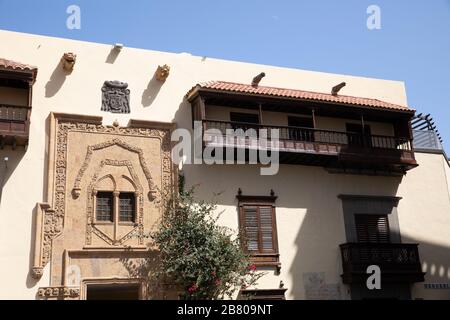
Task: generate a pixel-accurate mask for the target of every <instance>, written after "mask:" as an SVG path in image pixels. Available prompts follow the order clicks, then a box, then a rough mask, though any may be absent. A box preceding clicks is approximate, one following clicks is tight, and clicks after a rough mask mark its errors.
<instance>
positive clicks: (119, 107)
mask: <svg viewBox="0 0 450 320" xmlns="http://www.w3.org/2000/svg"><path fill="white" fill-rule="evenodd" d="M102 111H108V112H112V113H130V90H129V89H128V84H127V83H125V82H120V81H105V83H104V84H103V87H102Z"/></svg>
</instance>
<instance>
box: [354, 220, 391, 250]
mask: <svg viewBox="0 0 450 320" xmlns="http://www.w3.org/2000/svg"><path fill="white" fill-rule="evenodd" d="M355 226H356V236H357V239H358V242H364V243H389V242H390V231H389V220H388V216H387V215H379V214H356V215H355Z"/></svg>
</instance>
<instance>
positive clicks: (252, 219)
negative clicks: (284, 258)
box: [238, 195, 280, 270]
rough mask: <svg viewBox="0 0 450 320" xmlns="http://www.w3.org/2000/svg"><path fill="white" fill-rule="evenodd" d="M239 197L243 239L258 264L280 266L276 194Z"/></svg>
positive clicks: (244, 244)
mask: <svg viewBox="0 0 450 320" xmlns="http://www.w3.org/2000/svg"><path fill="white" fill-rule="evenodd" d="M238 199H239V220H240V221H239V222H240V230H241V241H242V245H243V247H244V249H245V251H246V252H248V253H249V254H250V255H251V260H252V262H253V263H255V265H257V266H274V267H276V268H277V270H278V269H279V268H280V262H279V253H278V240H277V227H276V214H275V200H276V197H275V196H273V195H272V196H267V197H266V196H242V195H238Z"/></svg>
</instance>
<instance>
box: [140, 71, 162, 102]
mask: <svg viewBox="0 0 450 320" xmlns="http://www.w3.org/2000/svg"><path fill="white" fill-rule="evenodd" d="M163 84H164V82H163V81H159V80H158V79H156V76H155V75H153V78H152V79H151V80H150V82H149V83H148V85H147V88H146V89H145V90H144V92H143V93H142V99H141V103H142V105H143V106H144V107H149V106H151V104H152V103H153V101H154V100H155V99H156V97H157V96H158V93H159V91H160V90H161V87H162V86H163Z"/></svg>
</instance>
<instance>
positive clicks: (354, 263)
mask: <svg viewBox="0 0 450 320" xmlns="http://www.w3.org/2000/svg"><path fill="white" fill-rule="evenodd" d="M340 248H341V255H342V268H343V271H344V273H346V272H356V273H359V272H361V273H365V272H366V268H367V266H369V265H377V266H379V267H380V268H381V269H382V270H384V271H385V272H402V271H405V272H421V271H422V269H421V264H420V259H419V250H418V244H405V243H345V244H341V245H340Z"/></svg>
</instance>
